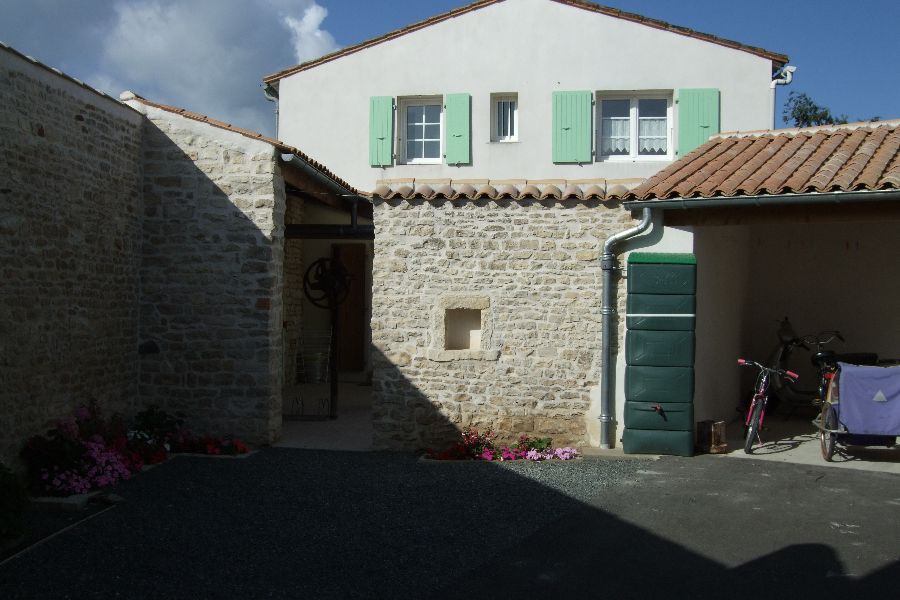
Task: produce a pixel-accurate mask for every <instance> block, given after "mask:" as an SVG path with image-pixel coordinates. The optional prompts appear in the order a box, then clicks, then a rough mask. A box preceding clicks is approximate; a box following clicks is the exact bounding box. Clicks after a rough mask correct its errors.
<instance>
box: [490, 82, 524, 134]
mask: <svg viewBox="0 0 900 600" xmlns="http://www.w3.org/2000/svg"><path fill="white" fill-rule="evenodd" d="M518 139H519V96H518V94H494V95H492V96H491V141H493V142H515V141H517V140H518Z"/></svg>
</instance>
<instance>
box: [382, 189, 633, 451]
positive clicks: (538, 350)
mask: <svg viewBox="0 0 900 600" xmlns="http://www.w3.org/2000/svg"><path fill="white" fill-rule="evenodd" d="M632 224H633V222H632V220H631V214H630V213H629V212H628V211H625V210H622V209H621V208H618V207H605V206H603V205H602V204H599V203H596V202H566V203H553V202H547V203H544V202H538V201H530V202H529V201H526V202H513V201H479V202H469V201H461V202H456V201H424V200H412V201H405V200H392V201H381V200H376V202H375V263H374V275H373V279H374V294H373V310H372V314H373V318H372V337H373V346H374V350H375V351H374V356H373V361H374V367H375V371H374V383H373V385H374V387H373V404H374V427H375V434H374V435H375V438H374V439H375V445H376V447H379V448H393V449H417V448H423V447H428V446H432V445H436V444H440V443H444V442H446V441H449V440H450V439H458V433H457V432H458V431H459V430H460V429H462V428H463V427H465V426H474V427H477V428H479V430H481V429H484V428H487V427H492V428H493V429H494V430H495V431H498V432H499V434H500V436H499V437H500V438H501V439H504V440H508V441H512V440H514V439H515V438H516V437H518V436H519V435H520V434H523V433H524V434H528V435H531V436H538V437H543V436H549V437H552V438H553V441H554V444H555V445H560V444H576V445H584V444H586V442H587V441H588V440H587V438H588V431H587V419H588V412H589V410H590V408H591V390H592V389H593V388H596V386H597V385H598V383H599V381H598V379H599V376H600V337H601V335H600V333H601V312H600V308H601V292H602V286H601V284H602V271H601V269H600V260H599V257H600V253H601V252H602V248H603V242H604V241H605V240H606V239H607V237H608V236H609V235H611V234H612V233H615V232H618V231H622V230H623V229H625V228H627V227H628V226H631V225H632ZM622 287H624V286H619V303H620V304H621V303H622V302H623V301H624V291H623V290H622ZM452 309H468V310H478V311H480V314H481V331H480V337H481V340H480V348H478V349H456V350H454V349H450V350H448V349H447V347H446V346H447V344H446V342H447V334H446V330H445V320H444V319H445V317H446V311H447V310H452Z"/></svg>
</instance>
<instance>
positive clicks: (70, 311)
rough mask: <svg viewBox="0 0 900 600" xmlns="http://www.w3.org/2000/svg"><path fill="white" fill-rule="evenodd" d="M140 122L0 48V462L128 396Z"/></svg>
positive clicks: (134, 372)
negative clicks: (74, 418)
mask: <svg viewBox="0 0 900 600" xmlns="http://www.w3.org/2000/svg"><path fill="white" fill-rule="evenodd" d="M141 121H142V118H141V116H140V115H139V114H138V113H137V112H135V111H134V110H132V109H130V108H128V107H126V106H123V105H121V104H120V103H118V102H116V101H115V100H113V99H111V98H109V97H105V96H102V95H100V94H98V93H97V92H95V91H93V90H89V89H87V88H85V87H84V86H82V85H79V84H78V83H76V82H74V81H71V80H68V79H65V78H63V77H60V76H59V75H57V74H55V73H52V72H50V71H49V70H47V69H44V68H42V67H40V66H38V65H35V64H33V63H31V62H29V61H27V60H25V59H24V58H22V57H20V56H17V55H16V54H14V53H12V52H9V51H7V50H4V49H0V461H4V462H7V463H9V462H14V461H15V457H16V456H17V454H18V452H19V449H20V448H21V445H22V442H23V441H24V440H25V439H26V438H27V437H30V436H31V435H34V434H37V433H42V432H44V431H45V430H46V429H47V428H48V425H50V424H51V423H52V422H53V421H55V420H57V419H60V418H62V417H64V416H67V415H68V414H70V413H71V411H72V410H73V409H74V408H75V407H76V406H77V405H79V404H83V403H86V402H88V401H89V400H91V399H96V400H97V401H99V402H100V403H101V404H102V406H103V407H104V408H105V409H106V410H107V411H121V412H128V411H129V410H131V409H132V408H133V407H134V402H135V400H136V396H137V378H138V355H137V330H138V302H137V294H138V268H139V261H140V254H139V253H140V244H141V235H140V227H141V225H140V218H141V168H140V136H141Z"/></svg>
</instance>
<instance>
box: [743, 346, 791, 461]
mask: <svg viewBox="0 0 900 600" xmlns="http://www.w3.org/2000/svg"><path fill="white" fill-rule="evenodd" d="M737 363H738V365H740V366H742V367H747V366H751V367H756V368H757V369H759V375H758V376H757V378H756V385H755V388H756V391H755V392H754V393H753V400H751V402H750V407H749V408H748V409H747V418H746V420H745V421H744V453H746V454H753V444H754V442H755V441H756V440H757V439H759V432H760V430H761V429H762V424H763V421H764V420H765V418H766V404H767V403H768V401H769V384H770V383H771V378H772V376H773V375H776V376H778V377H783V378H784V379H787V380H788V381H790V382H792V383H794V382H796V381H797V380H798V379H799V378H800V376H799V375H797V374H796V373H794V372H793V371H788V370H786V369H772V368H769V367H766V366H764V365H761V364H759V363H758V362H756V361H755V360H746V359H743V358H739V359H738V361H737ZM760 442H762V439H760Z"/></svg>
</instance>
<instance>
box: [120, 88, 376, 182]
mask: <svg viewBox="0 0 900 600" xmlns="http://www.w3.org/2000/svg"><path fill="white" fill-rule="evenodd" d="M119 99H120V100H123V101H127V100H135V101H137V102H140V103H141V104H145V105H147V106H152V107H154V108H158V109H160V110H164V111H166V112H170V113H174V114H176V115H180V116H182V117H185V118H187V119H191V120H193V121H199V122H201V123H206V124H207V125H211V126H213V127H216V128H218V129H224V130H226V131H233V132H234V133H237V134H240V135H242V136H244V137H248V138H251V139H254V140H259V141H261V142H265V143H267V144H271V145H272V146H274V147H275V148H276V149H277V150H278V151H280V152H282V153H283V154H293V155H294V156H296V157H297V158H299V159H300V160H302V161H303V162H305V163H306V164H308V165H309V166H311V167H312V168H313V169H315V170H316V171H318V172H319V173H321V174H322V175H324V176H325V177H328V178H329V179H331V180H332V181H333V182H335V183H336V184H338V185H339V186H340V187H342V188H344V189H346V190H347V191H348V193H350V194H359V190H357V189H356V188H354V187H353V186H351V185H350V184H349V183H347V182H346V181H344V180H343V179H341V178H340V177H338V176H337V175H335V174H334V173H332V172H331V171H330V170H329V169H328V167H326V166H325V165H323V164H322V163H320V162H317V161H315V160H313V159H312V158H310V157H309V156H308V155H307V154H305V153H304V152H302V151H300V150H299V149H298V148H295V147H294V146H289V145H287V144H285V143H284V142H282V141H280V140H276V139H274V138H270V137H267V136H264V135H263V134H261V133H259V132H257V131H251V130H249V129H243V128H241V127H235V126H234V125H232V124H230V123H225V122H224V121H218V120H216V119H213V118H211V117H208V116H206V115H202V114H200V113H195V112H191V111H189V110H187V109H184V108H179V107H177V106H170V105H168V104H161V103H159V102H153V101H152V100H147V99H146V98H144V97H142V96H138V95H137V94H135V93H134V92H123V93H122V94H121V95H120V96H119Z"/></svg>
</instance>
